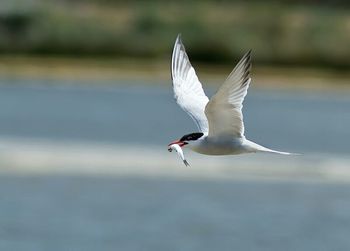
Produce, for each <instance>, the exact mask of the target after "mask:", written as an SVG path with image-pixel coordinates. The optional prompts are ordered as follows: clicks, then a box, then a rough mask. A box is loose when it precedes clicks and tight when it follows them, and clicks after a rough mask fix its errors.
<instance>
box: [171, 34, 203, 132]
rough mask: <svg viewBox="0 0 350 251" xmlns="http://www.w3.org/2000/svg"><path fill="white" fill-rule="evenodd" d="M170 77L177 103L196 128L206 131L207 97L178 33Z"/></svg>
mask: <svg viewBox="0 0 350 251" xmlns="http://www.w3.org/2000/svg"><path fill="white" fill-rule="evenodd" d="M171 78H172V80H173V89H174V97H175V100H176V102H177V104H178V105H179V106H180V107H181V108H182V109H183V110H184V111H185V112H187V113H188V114H189V115H190V117H191V118H192V119H193V120H194V121H195V122H196V124H197V126H198V129H199V130H200V131H201V132H203V133H207V132H208V120H207V117H206V116H205V113H204V110H205V106H206V105H207V103H208V101H209V99H208V97H207V96H206V95H205V93H204V91H203V88H202V84H201V83H200V82H199V80H198V77H197V75H196V72H195V70H194V69H193V67H192V65H191V63H190V60H189V59H188V56H187V54H186V51H185V47H184V45H183V44H182V42H181V36H180V35H178V36H177V38H176V42H175V45H174V50H173V55H172V59H171Z"/></svg>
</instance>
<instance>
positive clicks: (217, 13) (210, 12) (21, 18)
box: [0, 0, 350, 69]
mask: <svg viewBox="0 0 350 251" xmlns="http://www.w3.org/2000/svg"><path fill="white" fill-rule="evenodd" d="M178 33H182V35H183V39H184V41H185V44H186V46H187V48H189V49H190V50H191V59H192V60H194V61H200V62H205V63H213V64H214V63H215V64H232V62H233V61H234V60H236V59H237V57H240V56H241V55H243V53H244V52H246V51H247V50H248V49H253V53H254V63H256V64H260V65H276V64H278V65H282V66H283V65H284V66H296V65H297V66H312V67H329V68H334V69H349V68H350V3H349V1H345V0H344V1H324V0H323V1H322V0H318V1H317V0H314V1H311V0H308V1H279V2H276V1H271V0H265V1H208V0H204V1H199V0H198V1H196V0H191V1H160V0H158V1H156V0H152V1H141V0H128V1H121V0H119V1H118V0H115V1H112V0H89V1H73V0H71V1H68V0H66V1H63V0H46V1H44V0H42V1H41V0H21V1H19V0H2V1H1V3H0V53H1V54H7V55H12V54H19V55H35V56H67V57H85V56H86V57H113V58H118V57H121V58H124V57H133V58H154V59H164V58H168V57H169V53H170V51H171V49H172V46H173V43H174V40H175V37H176V36H177V34H178Z"/></svg>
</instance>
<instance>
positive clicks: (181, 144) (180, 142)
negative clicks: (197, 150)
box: [168, 140, 187, 147]
mask: <svg viewBox="0 0 350 251" xmlns="http://www.w3.org/2000/svg"><path fill="white" fill-rule="evenodd" d="M173 144H177V145H179V146H181V147H183V146H184V145H186V144H187V143H186V142H183V141H181V140H175V141H173V142H171V143H170V144H169V145H168V146H171V145H173Z"/></svg>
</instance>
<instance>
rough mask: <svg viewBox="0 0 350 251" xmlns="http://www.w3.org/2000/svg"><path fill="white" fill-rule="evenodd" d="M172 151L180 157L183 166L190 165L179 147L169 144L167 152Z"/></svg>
mask: <svg viewBox="0 0 350 251" xmlns="http://www.w3.org/2000/svg"><path fill="white" fill-rule="evenodd" d="M173 150H175V151H176V152H177V154H178V155H179V156H180V158H181V159H182V161H183V163H184V164H185V166H190V164H189V163H188V162H187V160H186V159H185V156H184V153H183V151H182V149H181V146H180V145H178V144H170V145H169V148H168V151H169V152H172V151H173Z"/></svg>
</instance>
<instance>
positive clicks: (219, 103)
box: [205, 51, 251, 138]
mask: <svg viewBox="0 0 350 251" xmlns="http://www.w3.org/2000/svg"><path fill="white" fill-rule="evenodd" d="M250 69H251V51H249V52H247V53H246V54H245V55H244V56H243V58H242V59H241V60H240V61H239V62H238V64H237V65H236V67H235V68H234V69H233V71H232V72H231V73H230V75H229V76H228V78H227V79H226V80H225V82H224V84H223V85H222V86H221V87H220V88H219V90H218V91H217V92H216V94H215V95H214V96H213V97H212V98H211V99H210V101H209V103H208V104H207V106H206V108H205V114H206V116H207V118H208V122H209V135H208V136H209V137H223V138H228V137H231V138H232V137H244V123H243V114H242V107H243V105H242V103H243V100H244V98H245V96H246V95H247V91H248V88H249V84H250V81H251V78H250Z"/></svg>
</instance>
